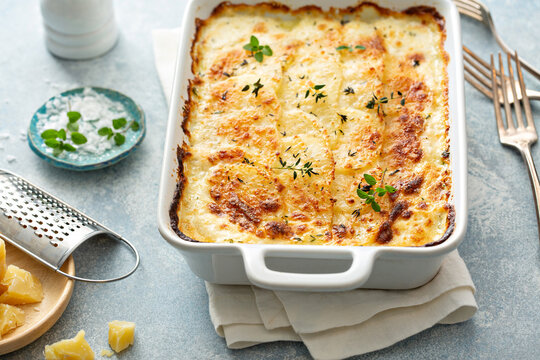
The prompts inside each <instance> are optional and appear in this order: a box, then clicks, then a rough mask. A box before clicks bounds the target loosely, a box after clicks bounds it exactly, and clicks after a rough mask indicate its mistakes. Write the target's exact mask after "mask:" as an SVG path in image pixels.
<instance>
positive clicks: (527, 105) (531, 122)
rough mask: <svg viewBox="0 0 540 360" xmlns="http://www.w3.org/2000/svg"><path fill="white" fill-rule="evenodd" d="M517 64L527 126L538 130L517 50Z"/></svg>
mask: <svg viewBox="0 0 540 360" xmlns="http://www.w3.org/2000/svg"><path fill="white" fill-rule="evenodd" d="M514 55H515V59H516V60H517V61H516V66H517V75H518V79H519V87H520V88H521V94H522V96H523V109H524V110H525V117H526V118H527V127H530V128H532V129H533V130H534V131H536V127H535V126H534V120H533V117H532V112H531V104H530V103H529V97H528V96H527V89H526V88H525V81H523V73H522V72H521V64H520V61H519V57H518V54H517V51H516V52H515V54H514Z"/></svg>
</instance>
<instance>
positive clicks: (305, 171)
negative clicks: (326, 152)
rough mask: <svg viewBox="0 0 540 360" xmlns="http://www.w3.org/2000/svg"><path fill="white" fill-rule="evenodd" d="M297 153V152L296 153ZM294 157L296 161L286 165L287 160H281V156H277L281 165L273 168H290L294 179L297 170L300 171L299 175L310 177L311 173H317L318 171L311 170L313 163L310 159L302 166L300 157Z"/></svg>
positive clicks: (296, 175)
mask: <svg viewBox="0 0 540 360" xmlns="http://www.w3.org/2000/svg"><path fill="white" fill-rule="evenodd" d="M297 155H298V154H297ZM294 157H295V158H297V159H296V162H295V163H294V164H289V165H287V162H286V161H285V160H283V159H282V158H281V157H280V158H279V163H280V165H281V167H277V168H276V167H275V168H273V169H277V170H291V171H292V172H293V179H295V180H296V178H297V177H298V172H300V175H302V177H304V175H307V176H309V177H311V175H319V173H317V172H315V171H313V163H312V162H311V161H308V162H306V163H305V164H304V165H303V166H300V167H298V166H299V165H300V163H301V162H302V159H301V158H300V157H299V156H294Z"/></svg>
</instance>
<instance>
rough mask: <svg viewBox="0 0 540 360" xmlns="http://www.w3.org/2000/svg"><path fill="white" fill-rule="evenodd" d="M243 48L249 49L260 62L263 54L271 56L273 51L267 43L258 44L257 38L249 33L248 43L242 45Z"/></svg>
mask: <svg viewBox="0 0 540 360" xmlns="http://www.w3.org/2000/svg"><path fill="white" fill-rule="evenodd" d="M244 49H245V50H247V51H250V52H251V54H252V55H253V57H254V58H255V60H257V61H258V62H262V61H263V58H264V56H272V54H273V51H272V49H271V48H270V46H268V45H259V39H257V37H255V36H254V35H251V38H250V39H249V43H248V44H246V45H244Z"/></svg>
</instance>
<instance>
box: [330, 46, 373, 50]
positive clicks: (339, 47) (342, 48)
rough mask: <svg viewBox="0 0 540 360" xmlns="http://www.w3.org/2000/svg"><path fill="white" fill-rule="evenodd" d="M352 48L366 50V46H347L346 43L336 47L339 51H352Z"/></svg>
mask: <svg viewBox="0 0 540 360" xmlns="http://www.w3.org/2000/svg"><path fill="white" fill-rule="evenodd" d="M353 49H358V50H366V47H365V46H363V45H356V46H354V47H353V46H352V45H351V46H348V45H340V46H338V47H337V48H336V50H337V51H341V50H349V51H353Z"/></svg>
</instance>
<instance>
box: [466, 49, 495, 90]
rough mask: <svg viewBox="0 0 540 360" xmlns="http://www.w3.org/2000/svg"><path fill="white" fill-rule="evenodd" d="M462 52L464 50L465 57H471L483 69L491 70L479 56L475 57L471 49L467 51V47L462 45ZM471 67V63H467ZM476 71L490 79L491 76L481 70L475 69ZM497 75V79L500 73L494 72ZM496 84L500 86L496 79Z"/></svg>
mask: <svg viewBox="0 0 540 360" xmlns="http://www.w3.org/2000/svg"><path fill="white" fill-rule="evenodd" d="M463 50H465V53H467V55H469V56H470V57H472V58H473V59H474V60H476V61H477V62H478V63H479V64H480V65H482V66H483V67H484V69H489V70H491V66H489V64H488V63H487V62H485V61H484V60H483V59H482V58H481V57H480V56H478V55H476V54H475V53H474V52H473V51H472V50H471V49H469V48H468V47H466V46H465V45H463ZM468 62H469V63H470V64H471V65H473V62H472V61H470V59H469V61H468ZM475 67H476V66H475ZM476 68H477V69H478V71H480V72H482V73H483V74H484V75H485V76H486V77H488V78H491V75H490V73H489V72H484V71H482V70H481V68H479V67H476ZM495 73H496V74H497V77H500V75H501V74H500V73H499V72H498V71H496V72H495ZM497 84H499V85H500V84H501V83H500V82H499V80H498V79H497Z"/></svg>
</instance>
